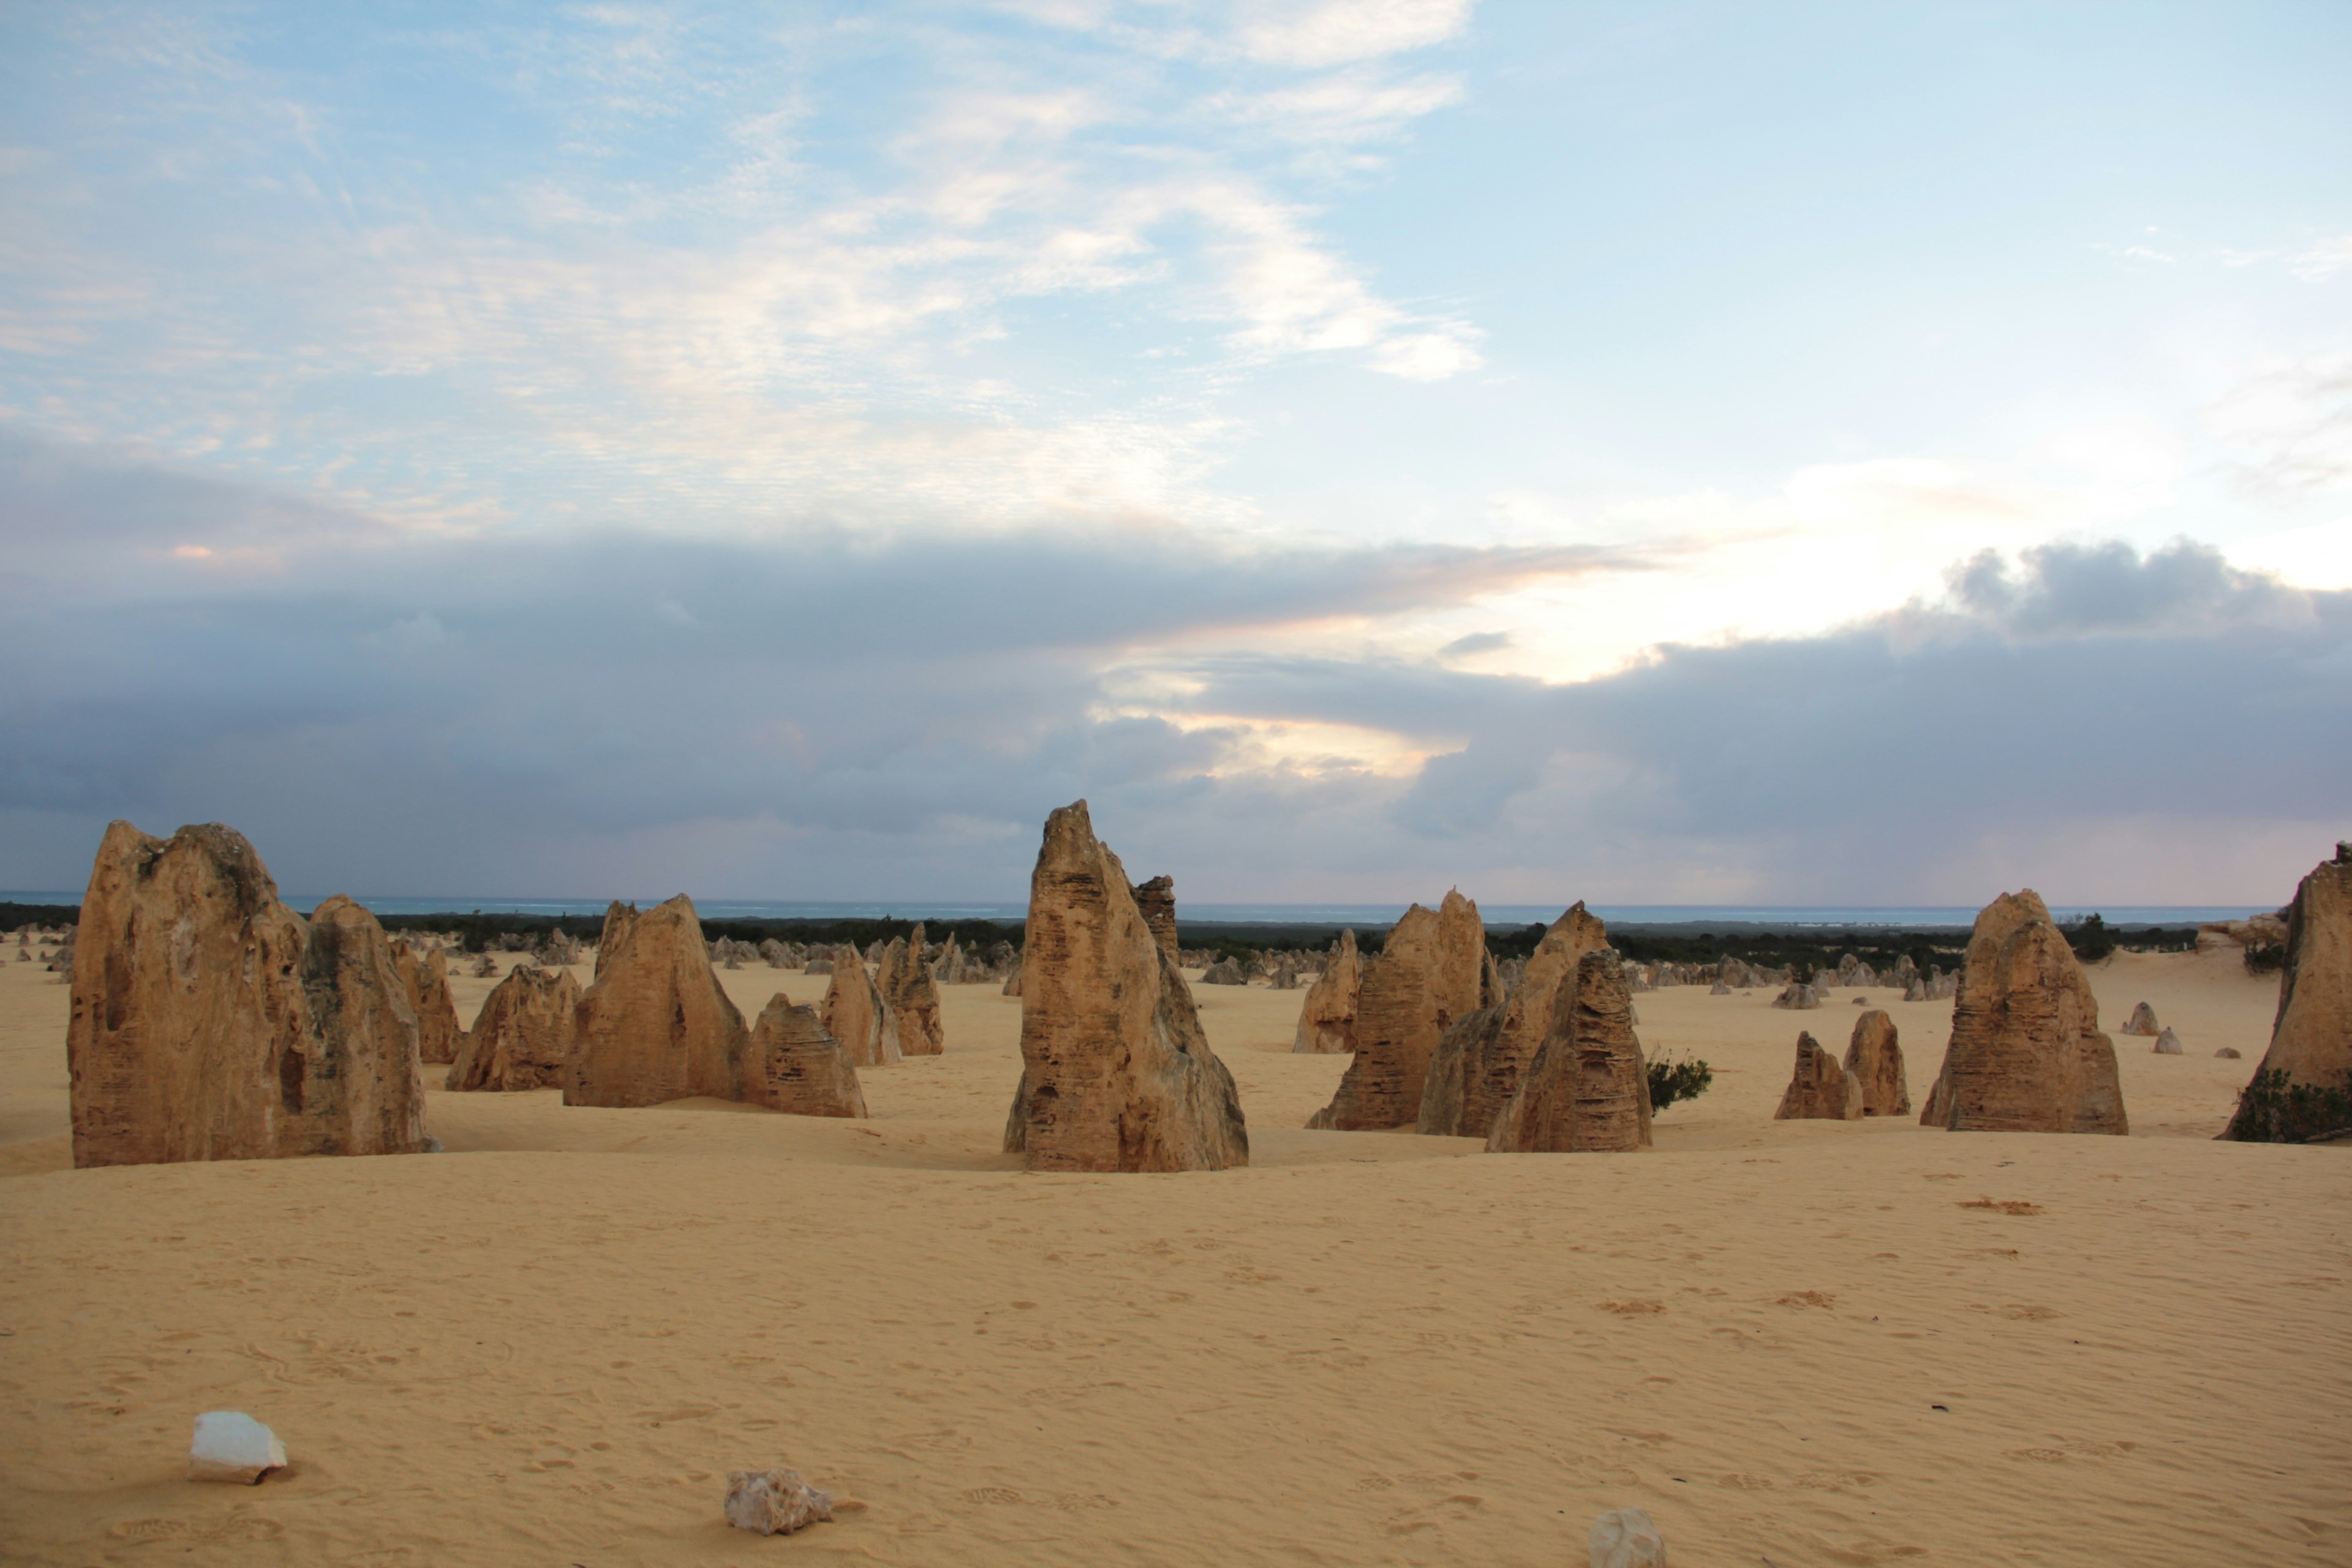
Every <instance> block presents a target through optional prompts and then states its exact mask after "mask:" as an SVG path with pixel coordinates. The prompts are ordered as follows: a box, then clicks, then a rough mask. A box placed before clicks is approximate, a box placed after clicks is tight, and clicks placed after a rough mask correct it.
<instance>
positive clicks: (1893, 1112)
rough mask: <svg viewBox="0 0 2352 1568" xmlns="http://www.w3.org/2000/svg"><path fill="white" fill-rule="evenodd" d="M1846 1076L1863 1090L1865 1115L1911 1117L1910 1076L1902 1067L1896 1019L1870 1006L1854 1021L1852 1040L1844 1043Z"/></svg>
mask: <svg viewBox="0 0 2352 1568" xmlns="http://www.w3.org/2000/svg"><path fill="white" fill-rule="evenodd" d="M1845 1075H1846V1077H1848V1078H1849V1079H1853V1081H1854V1082H1856V1083H1857V1084H1859V1085H1861V1087H1862V1110H1863V1114H1864V1115H1865V1116H1908V1115H1910V1114H1911V1080H1910V1075H1909V1074H1907V1073H1906V1071H1905V1070H1904V1067H1903V1046H1902V1043H1901V1040H1900V1037H1898V1035H1897V1034H1896V1032H1895V1020H1894V1019H1893V1018H1891V1017H1889V1016H1887V1015H1886V1013H1885V1011H1884V1010H1883V1009H1880V1008H1877V1007H1873V1008H1872V1009H1871V1010H1870V1011H1869V1012H1867V1013H1864V1015H1863V1016H1861V1017H1859V1018H1856V1019H1855V1020H1854V1021H1853V1039H1851V1040H1849V1041H1848V1042H1847V1043H1846V1047H1845Z"/></svg>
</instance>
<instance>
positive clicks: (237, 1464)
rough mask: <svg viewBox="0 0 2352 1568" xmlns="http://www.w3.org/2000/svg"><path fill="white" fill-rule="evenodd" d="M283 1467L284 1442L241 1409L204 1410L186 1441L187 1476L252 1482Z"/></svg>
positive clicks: (194, 1478) (209, 1479) (207, 1479)
mask: <svg viewBox="0 0 2352 1568" xmlns="http://www.w3.org/2000/svg"><path fill="white" fill-rule="evenodd" d="M284 1468H286V1445H285V1444H283V1443H281V1442H279V1441H278V1436H277V1434H276V1433H274V1432H272V1431H270V1429H269V1428H268V1427H267V1426H263V1425H262V1424H261V1423H260V1422H258V1421H256V1420H255V1419H254V1418H253V1417H252V1416H250V1415H247V1414H246V1413H245V1412H244V1411H242V1410H207V1411H205V1413H204V1414H203V1415H199V1416H197V1417H196V1433H195V1436H194V1439H193V1440H192V1441H191V1442H190V1443H189V1444H188V1479H190V1480H192V1481H234V1482H236V1484H237V1485H239V1486H248V1487H249V1486H254V1485H257V1484H258V1483H259V1481H260V1480H261V1478H262V1477H264V1476H266V1475H268V1473H269V1472H270V1471H272V1470H282V1469H284Z"/></svg>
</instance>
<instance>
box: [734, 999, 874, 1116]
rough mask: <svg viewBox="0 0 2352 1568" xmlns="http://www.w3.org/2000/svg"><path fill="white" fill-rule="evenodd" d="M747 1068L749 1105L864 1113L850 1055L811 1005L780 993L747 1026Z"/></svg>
mask: <svg viewBox="0 0 2352 1568" xmlns="http://www.w3.org/2000/svg"><path fill="white" fill-rule="evenodd" d="M858 967H859V968H860V969H861V970H863V969H864V968H865V965H863V964H860V965H859V966H858ZM747 1069H748V1070H747V1073H746V1076H745V1079H744V1084H743V1098H744V1100H748V1101H749V1102H751V1104H753V1105H764V1106H766V1107H767V1108H768V1109H769V1110H782V1111H784V1112H786V1113H788V1114H790V1115H793V1116H864V1115H865V1114H866V1093H865V1090H863V1089H860V1088H859V1087H858V1084H857V1068H856V1067H855V1066H853V1065H852V1064H851V1062H850V1059H849V1054H848V1053H847V1052H846V1051H845V1050H843V1049H842V1047H841V1042H839V1041H838V1040H836V1039H835V1038H834V1037H832V1036H831V1035H829V1034H827V1033H826V1032H825V1027H824V1021H823V1020H822V1019H820V1018H819V1017H818V1016H817V1012H816V1009H815V1008H814V1007H806V1006H796V1005H793V1001H792V999H791V998H790V997H788V996H786V995H784V994H783V993H782V992H781V991H780V992H778V993H777V994H775V995H773V996H772V997H770V998H769V999H768V1005H767V1006H766V1007H765V1008H764V1009H762V1010H761V1014H760V1020H759V1022H758V1023H756V1024H754V1025H752V1026H751V1057H750V1059H749V1061H748V1063H747Z"/></svg>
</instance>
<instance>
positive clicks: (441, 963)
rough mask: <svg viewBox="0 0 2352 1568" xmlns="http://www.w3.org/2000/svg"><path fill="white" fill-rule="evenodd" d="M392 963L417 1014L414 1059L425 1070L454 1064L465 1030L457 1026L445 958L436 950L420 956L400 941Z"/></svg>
mask: <svg viewBox="0 0 2352 1568" xmlns="http://www.w3.org/2000/svg"><path fill="white" fill-rule="evenodd" d="M392 962H393V966H394V968H396V969H398V970H399V971H400V984H401V988H402V989H403V990H404V991H405V992H406V993H407V994H408V1006H409V1010H410V1011H411V1012H413V1013H415V1015H416V1059H417V1060H419V1061H421V1062H423V1063H425V1065H426V1066H428V1067H437V1066H440V1065H442V1064H444V1063H447V1062H454V1061H456V1060H457V1047H458V1046H459V1045H460V1044H461V1043H462V1042H463V1041H464V1039H465V1037H466V1031H465V1030H464V1029H463V1028H461V1027H459V1026H458V1023H457V1002H456V1001H455V999H453V998H452V997H451V996H450V994H449V959H448V955H447V954H446V953H445V952H442V951H441V949H439V948H437V947H436V948H435V949H434V950H433V951H432V952H428V953H425V954H424V955H423V956H422V957H420V956H418V954H417V952H416V950H415V948H413V947H410V946H409V945H408V944H407V943H406V942H394V944H393V948H392Z"/></svg>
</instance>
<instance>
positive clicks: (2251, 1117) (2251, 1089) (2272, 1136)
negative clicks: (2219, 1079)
mask: <svg viewBox="0 0 2352 1568" xmlns="http://www.w3.org/2000/svg"><path fill="white" fill-rule="evenodd" d="M2347 1131H2352V1074H2347V1076H2346V1079H2345V1085H2344V1087H2343V1088H2341V1089H2330V1088H2328V1087H2326V1085H2324V1084H2315V1083H2296V1082H2294V1081H2293V1080H2292V1079H2289V1078H2288V1077H2287V1075H2286V1073H2285V1072H2284V1070H2283V1069H2281V1068H2269V1069H2267V1070H2264V1071H2258V1072H2256V1073H2255V1074H2254V1081H2253V1082H2252V1083H2250V1084H2248V1085H2246V1087H2245V1088H2244V1089H2240V1090H2239V1091H2238V1113H2237V1114H2236V1115H2235V1116H2232V1117H2231V1119H2230V1130H2229V1132H2228V1133H2227V1134H2226V1136H2228V1137H2231V1138H2234V1139H2236V1140H2238V1142H2242V1143H2307V1142H2311V1141H2312V1140H2313V1139H2315V1138H2326V1137H2330V1136H2332V1135H2334V1134H2336V1133H2339V1132H2347Z"/></svg>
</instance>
